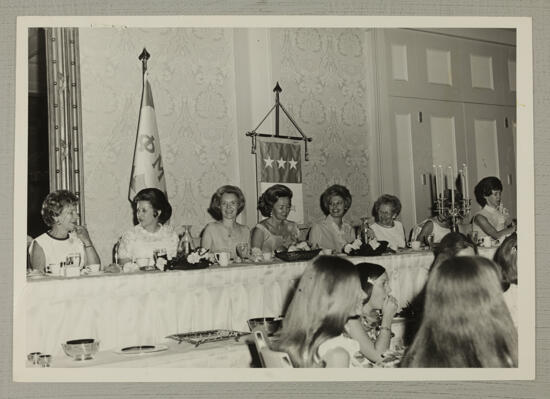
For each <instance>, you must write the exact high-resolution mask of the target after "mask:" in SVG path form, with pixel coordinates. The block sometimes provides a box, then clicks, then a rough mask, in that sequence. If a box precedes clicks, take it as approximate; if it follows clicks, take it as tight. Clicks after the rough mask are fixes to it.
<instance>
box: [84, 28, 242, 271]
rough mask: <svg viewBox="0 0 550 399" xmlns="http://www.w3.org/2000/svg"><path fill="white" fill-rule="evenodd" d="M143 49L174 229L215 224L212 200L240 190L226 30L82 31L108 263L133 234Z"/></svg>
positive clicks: (91, 173)
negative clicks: (227, 188)
mask: <svg viewBox="0 0 550 399" xmlns="http://www.w3.org/2000/svg"><path fill="white" fill-rule="evenodd" d="M143 47H146V48H147V51H148V52H149V53H150V54H151V58H150V59H149V62H148V70H149V73H150V75H149V76H150V82H151V87H152V91H153V99H154V104H155V110H156V117H157V124H158V130H159V136H160V141H161V148H162V156H163V162H164V170H165V173H166V185H167V191H168V197H169V201H170V203H171V204H172V207H173V217H172V222H171V223H172V224H173V225H174V226H178V227H179V226H181V225H182V224H184V223H185V224H192V225H193V230H192V232H193V235H198V233H199V231H200V229H201V228H202V227H203V226H204V225H205V224H206V223H207V222H209V221H211V220H212V219H211V218H210V216H209V215H208V214H207V211H206V210H207V208H208V205H209V204H210V197H211V195H212V193H213V192H214V191H215V190H216V189H217V188H218V187H219V186H221V185H223V184H239V182H238V155H237V142H236V123H235V77H234V55H233V34H232V31H231V30H224V29H136V28H132V29H110V28H104V29H103V28H101V29H97V28H96V29H81V30H80V56H81V80H82V103H83V104H82V105H83V118H82V119H83V120H82V123H83V136H84V142H83V146H84V173H85V187H84V191H85V197H84V199H85V209H86V221H87V225H88V228H89V230H90V234H91V236H92V239H93V240H94V242H95V243H96V247H97V248H98V251H99V254H100V256H101V259H102V263H104V264H108V263H110V259H111V251H112V247H113V244H114V243H115V241H116V240H117V239H118V237H119V236H120V235H121V234H122V232H123V231H124V230H126V229H128V228H130V227H131V226H132V212H131V208H130V204H129V201H128V199H127V197H128V184H129V179H130V172H131V166H132V157H133V151H134V142H135V137H136V130H137V123H138V116H139V107H140V99H141V86H142V78H141V61H139V60H138V56H139V55H140V53H141V51H142V49H143Z"/></svg>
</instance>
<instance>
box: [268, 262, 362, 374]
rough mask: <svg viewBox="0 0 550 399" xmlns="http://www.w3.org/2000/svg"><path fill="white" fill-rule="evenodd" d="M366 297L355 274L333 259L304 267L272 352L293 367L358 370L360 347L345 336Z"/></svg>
mask: <svg viewBox="0 0 550 399" xmlns="http://www.w3.org/2000/svg"><path fill="white" fill-rule="evenodd" d="M364 299H365V293H364V292H363V291H362V290H361V285H360V282H359V274H358V272H357V268H356V267H355V266H354V265H353V264H352V263H351V262H349V261H348V260H346V259H343V258H341V257H337V256H319V257H317V258H316V259H315V260H313V262H310V263H308V265H307V266H306V269H305V270H304V273H303V275H302V277H301V278H300V282H299V283H298V288H297V289H296V291H295V293H294V297H293V298H292V301H291V302H290V305H289V307H288V310H287V312H286V316H285V319H284V321H283V328H282V330H281V333H280V340H279V343H278V347H277V348H276V349H277V350H280V351H284V352H286V353H288V355H289V356H290V359H291V360H292V364H293V366H294V367H362V366H363V363H364V362H366V359H365V358H364V357H362V356H361V353H360V351H359V350H360V347H359V343H358V342H357V341H355V340H354V339H352V338H349V337H347V336H346V335H345V334H344V332H345V331H344V327H345V325H346V323H347V321H348V320H349V319H350V317H354V316H357V315H358V314H360V313H361V306H362V304H363V301H364Z"/></svg>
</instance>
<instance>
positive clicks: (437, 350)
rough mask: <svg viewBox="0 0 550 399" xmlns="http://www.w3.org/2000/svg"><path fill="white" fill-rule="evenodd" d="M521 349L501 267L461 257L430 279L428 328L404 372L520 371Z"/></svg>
mask: <svg viewBox="0 0 550 399" xmlns="http://www.w3.org/2000/svg"><path fill="white" fill-rule="evenodd" d="M517 345H518V341H517V333H516V329H515V327H514V324H513V323H512V319H511V317H510V313H509V312H508V309H507V307H506V303H505V302H504V297H503V295H502V288H501V284H500V278H499V276H498V271H497V266H496V265H495V264H494V263H493V262H492V261H491V260H489V259H486V258H482V257H479V256H477V257H469V256H463V257H455V258H451V259H447V260H446V261H444V262H443V263H442V264H441V265H439V266H438V267H436V268H434V269H433V270H432V272H431V273H430V276H429V278H428V283H427V288H426V303H425V307H424V316H423V319H422V324H421V326H420V329H419V331H418V333H417V335H416V337H415V339H414V341H413V343H412V345H411V346H410V347H409V348H408V350H407V351H406V352H405V356H404V358H403V360H402V361H401V367H517V364H518V355H517V353H518V347H517Z"/></svg>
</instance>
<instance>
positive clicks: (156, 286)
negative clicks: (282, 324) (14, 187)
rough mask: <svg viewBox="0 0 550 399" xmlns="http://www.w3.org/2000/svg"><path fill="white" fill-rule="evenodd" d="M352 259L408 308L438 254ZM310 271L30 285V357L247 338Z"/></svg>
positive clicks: (263, 267) (211, 272) (214, 271)
mask: <svg viewBox="0 0 550 399" xmlns="http://www.w3.org/2000/svg"><path fill="white" fill-rule="evenodd" d="M349 259H350V260H351V261H352V262H353V263H359V262H371V263H378V264H381V265H382V266H384V267H385V268H386V270H387V272H388V275H389V278H390V287H391V289H392V295H394V296H395V297H396V298H397V300H398V302H399V304H400V306H401V307H402V306H405V305H406V304H407V302H409V301H410V300H411V299H412V298H413V297H414V296H415V295H416V294H417V293H418V292H419V291H420V290H421V289H422V287H423V286H424V283H425V281H426V278H427V275H428V269H429V266H430V264H431V263H432V260H433V255H432V254H431V253H430V252H427V251H425V252H410V253H405V254H398V255H392V256H380V257H368V258H366V257H349ZM306 265H307V262H289V263H282V262H274V263H270V264H248V265H234V266H229V267H224V268H221V267H217V266H212V267H210V268H208V269H201V270H189V271H170V272H153V273H136V274H116V275H110V274H104V275H99V276H86V277H76V278H45V279H41V280H33V281H31V280H29V281H27V282H26V284H25V288H24V292H23V296H24V311H25V317H26V350H27V353H29V352H35V351H38V352H42V353H48V354H52V355H58V354H61V353H62V348H61V343H62V342H65V341H67V340H70V339H79V338H95V339H98V340H100V341H101V350H107V349H117V348H121V347H123V346H131V345H145V344H155V343H158V342H162V341H163V340H164V337H166V336H167V335H170V334H175V333H184V332H189V331H201V330H210V329H231V330H239V331H248V326H247V324H246V321H247V320H248V319H249V318H252V317H264V316H265V317H267V316H279V315H282V314H283V313H284V311H285V308H286V306H287V304H288V302H289V301H290V299H291V297H292V294H293V292H294V289H295V286H296V283H297V281H298V280H299V278H300V276H301V275H302V272H303V271H304V268H305V267H306Z"/></svg>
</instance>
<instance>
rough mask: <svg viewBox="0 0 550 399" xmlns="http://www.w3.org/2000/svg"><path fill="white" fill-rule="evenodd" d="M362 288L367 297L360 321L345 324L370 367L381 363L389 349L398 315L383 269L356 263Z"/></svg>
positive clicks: (357, 319)
mask: <svg viewBox="0 0 550 399" xmlns="http://www.w3.org/2000/svg"><path fill="white" fill-rule="evenodd" d="M356 267H357V270H358V271H359V279H360V281H361V288H362V289H363V291H364V292H365V294H367V299H366V301H365V302H363V308H362V311H361V315H360V316H359V318H354V319H350V320H349V321H348V322H347V323H346V333H347V334H348V335H349V336H350V337H351V338H353V339H354V340H356V341H357V342H359V346H360V348H361V353H363V355H365V357H366V358H367V359H369V360H370V361H371V362H373V363H378V362H380V361H382V354H383V353H384V352H386V351H387V350H388V349H389V346H390V340H391V335H392V332H391V324H392V320H393V317H394V315H395V312H396V311H397V307H398V304H397V300H396V299H395V298H394V297H393V296H391V295H390V292H391V289H390V287H389V278H388V274H387V273H386V269H384V268H383V267H382V266H380V265H378V264H375V263H366V262H364V263H359V264H358V265H357V266H356Z"/></svg>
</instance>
